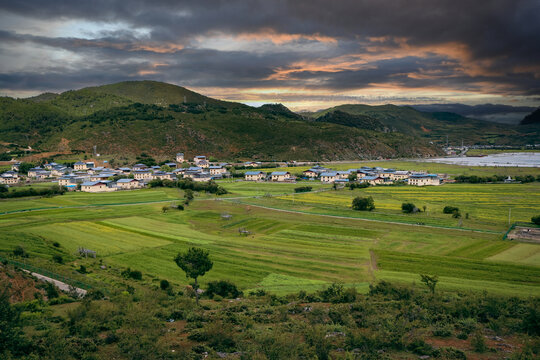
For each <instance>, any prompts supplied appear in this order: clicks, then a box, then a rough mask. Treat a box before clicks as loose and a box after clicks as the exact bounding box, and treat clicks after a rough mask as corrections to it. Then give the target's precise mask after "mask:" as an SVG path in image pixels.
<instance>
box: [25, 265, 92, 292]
mask: <svg viewBox="0 0 540 360" xmlns="http://www.w3.org/2000/svg"><path fill="white" fill-rule="evenodd" d="M23 271H26V272H27V273H30V274H31V275H32V276H34V277H36V278H38V279H39V280H41V281H46V282H50V283H53V284H54V286H56V287H57V288H59V289H60V290H62V291H64V292H70V291H71V289H75V291H76V292H77V295H78V296H79V297H84V296H86V293H87V291H86V290H84V289H81V288H77V287H73V286H71V285H69V284H66V283H65V282H62V281H58V280H56V279H52V278H50V277H48V276H45V275H41V274H38V273H35V272H31V271H29V270H24V269H23Z"/></svg>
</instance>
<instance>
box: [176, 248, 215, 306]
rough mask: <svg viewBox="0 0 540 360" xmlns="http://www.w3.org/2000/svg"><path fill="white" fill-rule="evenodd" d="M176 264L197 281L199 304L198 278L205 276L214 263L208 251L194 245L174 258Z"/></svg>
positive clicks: (196, 295) (196, 292) (196, 288)
mask: <svg viewBox="0 0 540 360" xmlns="http://www.w3.org/2000/svg"><path fill="white" fill-rule="evenodd" d="M174 262H175V263H176V265H178V266H179V267H180V269H182V270H184V272H185V273H186V277H187V278H191V279H193V280H194V281H195V286H194V289H195V298H196V300H197V305H199V293H198V291H197V290H198V289H199V284H198V282H197V278H198V277H199V276H203V275H204V274H206V273H207V272H208V271H210V270H211V269H212V266H214V263H213V262H212V260H210V257H209V255H208V251H207V250H204V249H200V248H194V247H192V248H191V249H189V250H188V251H187V252H185V253H178V255H176V257H175V258H174Z"/></svg>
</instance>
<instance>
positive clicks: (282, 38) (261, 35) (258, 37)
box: [235, 29, 337, 45]
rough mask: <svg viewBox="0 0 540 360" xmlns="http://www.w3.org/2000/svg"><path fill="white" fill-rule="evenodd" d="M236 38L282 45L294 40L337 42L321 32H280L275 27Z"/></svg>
mask: <svg viewBox="0 0 540 360" xmlns="http://www.w3.org/2000/svg"><path fill="white" fill-rule="evenodd" d="M235 38H237V39H239V40H245V41H264V40H268V41H271V42H272V43H274V44H277V45H280V44H285V43H288V42H292V41H297V40H301V39H304V40H314V41H318V42H322V43H337V39H335V38H333V37H330V36H325V35H321V34H319V33H315V34H311V35H308V34H286V33H278V32H276V31H275V30H274V29H263V30H261V31H259V32H256V33H242V34H239V35H237V36H235Z"/></svg>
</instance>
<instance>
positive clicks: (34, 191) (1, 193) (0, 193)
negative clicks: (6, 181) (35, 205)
mask: <svg viewBox="0 0 540 360" xmlns="http://www.w3.org/2000/svg"><path fill="white" fill-rule="evenodd" d="M66 191H67V189H66V188H65V187H64V186H59V185H53V186H51V187H50V188H34V187H26V188H18V189H16V190H14V191H9V190H8V188H6V187H5V186H3V185H0V199H12V198H20V197H26V196H46V197H48V196H54V195H64V193H65V192H66Z"/></svg>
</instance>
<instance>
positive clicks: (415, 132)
mask: <svg viewBox="0 0 540 360" xmlns="http://www.w3.org/2000/svg"><path fill="white" fill-rule="evenodd" d="M336 111H340V112H345V113H348V114H351V115H355V116H368V117H370V118H373V119H376V120H378V121H380V122H381V123H382V124H383V125H384V126H385V128H386V129H387V131H390V132H398V133H403V134H408V135H412V136H415V137H418V138H424V139H428V140H430V141H433V142H436V143H439V144H443V143H446V139H447V137H448V140H449V142H450V144H453V145H460V144H461V141H463V142H464V143H466V144H497V145H524V144H531V143H535V142H537V139H538V137H539V136H540V132H539V129H537V128H531V127H528V128H522V127H520V126H516V125H508V124H497V123H492V122H488V121H482V120H477V119H471V118H468V117H464V116H462V115H459V114H456V113H452V112H422V111H418V110H416V109H414V108H413V107H410V106H395V105H381V106H369V105H340V106H336V107H332V108H329V109H324V110H319V111H317V112H315V113H311V114H310V115H309V116H311V117H312V118H314V119H321V118H322V119H324V117H325V116H327V114H330V113H333V112H336Z"/></svg>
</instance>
